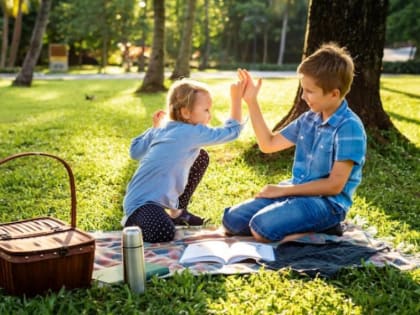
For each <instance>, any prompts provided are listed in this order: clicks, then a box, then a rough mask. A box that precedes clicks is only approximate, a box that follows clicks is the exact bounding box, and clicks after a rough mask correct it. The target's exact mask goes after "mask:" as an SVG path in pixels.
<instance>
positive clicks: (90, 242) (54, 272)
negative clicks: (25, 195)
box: [0, 152, 95, 296]
mask: <svg viewBox="0 0 420 315" xmlns="http://www.w3.org/2000/svg"><path fill="white" fill-rule="evenodd" d="M28 155H40V156H47V157H51V158H53V159H56V160H58V161H60V162H61V163H62V164H63V165H64V167H65V168H66V170H67V173H68V175H69V178H70V192H71V225H70V226H69V225H68V224H66V223H64V222H62V221H60V220H57V219H55V218H52V217H39V218H33V219H28V220H22V221H16V222H9V223H5V224H0V287H2V288H4V289H5V290H6V292H7V293H9V294H13V295H22V294H25V295H27V296H33V295H36V294H39V293H44V292H45V291H47V290H52V291H58V290H59V289H60V288H62V287H63V286H64V287H65V288H67V289H73V288H80V287H87V286H89V285H90V283H91V279H92V271H93V262H94V255H95V239H94V238H93V237H92V236H91V235H89V234H87V233H85V232H82V231H80V230H79V229H77V228H76V188H75V183H74V176H73V173H72V170H71V168H70V166H69V165H68V164H67V163H66V162H65V161H64V160H63V159H61V158H59V157H57V156H55V155H52V154H48V153H42V152H24V153H19V154H15V155H12V156H9V157H7V158H5V159H3V160H0V165H1V164H3V163H5V162H7V161H10V160H13V159H16V158H20V157H24V156H28ZM11 211H12V209H11Z"/></svg>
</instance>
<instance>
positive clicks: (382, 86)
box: [381, 84, 420, 99]
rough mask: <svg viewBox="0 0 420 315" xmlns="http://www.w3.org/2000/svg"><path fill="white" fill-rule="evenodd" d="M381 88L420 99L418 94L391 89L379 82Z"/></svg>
mask: <svg viewBox="0 0 420 315" xmlns="http://www.w3.org/2000/svg"><path fill="white" fill-rule="evenodd" d="M381 90H385V91H388V92H393V93H397V94H402V95H405V96H408V97H412V98H415V99H420V95H418V94H414V93H409V92H403V91H400V90H396V89H392V88H389V87H386V86H384V85H383V84H381Z"/></svg>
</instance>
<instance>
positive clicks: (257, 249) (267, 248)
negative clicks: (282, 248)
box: [228, 242, 274, 263]
mask: <svg viewBox="0 0 420 315" xmlns="http://www.w3.org/2000/svg"><path fill="white" fill-rule="evenodd" d="M229 255H230V259H229V261H228V262H229V263H235V262H238V261H241V260H245V259H249V258H252V259H254V260H260V259H262V260H265V261H273V260H274V250H273V247H272V246H271V245H267V244H261V243H253V242H237V243H234V244H232V245H231V248H230V253H229Z"/></svg>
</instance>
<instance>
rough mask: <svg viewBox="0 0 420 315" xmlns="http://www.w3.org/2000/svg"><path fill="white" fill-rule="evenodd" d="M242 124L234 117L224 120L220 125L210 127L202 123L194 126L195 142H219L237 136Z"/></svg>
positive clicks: (208, 143) (200, 144)
mask: <svg viewBox="0 0 420 315" xmlns="http://www.w3.org/2000/svg"><path fill="white" fill-rule="evenodd" d="M243 126H244V124H241V123H239V122H238V121H237V120H235V119H228V120H226V122H225V124H224V125H223V126H222V127H217V128H211V127H207V126H204V125H196V126H195V133H194V135H195V137H194V138H195V142H196V143H197V145H198V146H206V145H214V144H221V143H225V142H229V141H232V140H235V139H236V138H238V137H239V134H240V133H241V131H242V129H243Z"/></svg>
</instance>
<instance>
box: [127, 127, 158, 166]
mask: <svg viewBox="0 0 420 315" xmlns="http://www.w3.org/2000/svg"><path fill="white" fill-rule="evenodd" d="M153 130H154V129H153V128H149V129H147V130H146V131H145V132H144V133H142V134H141V135H140V136H137V137H136V138H134V139H133V140H131V145H130V157H131V158H132V159H133V160H141V158H142V157H143V156H144V155H145V154H146V152H147V149H148V148H149V147H150V143H151V142H152V140H153Z"/></svg>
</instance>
